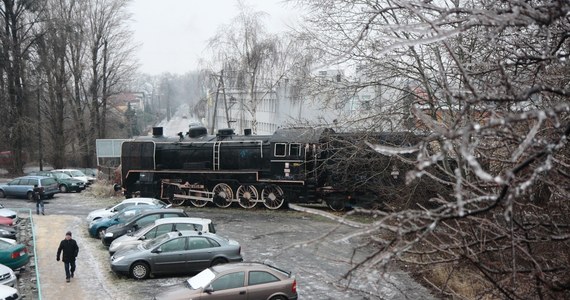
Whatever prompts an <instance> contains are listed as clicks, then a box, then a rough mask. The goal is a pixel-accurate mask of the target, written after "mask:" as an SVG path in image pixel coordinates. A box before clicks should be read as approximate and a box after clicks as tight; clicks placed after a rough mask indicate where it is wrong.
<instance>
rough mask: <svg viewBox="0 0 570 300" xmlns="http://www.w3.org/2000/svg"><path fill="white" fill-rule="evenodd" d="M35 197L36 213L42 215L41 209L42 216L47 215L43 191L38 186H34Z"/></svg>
mask: <svg viewBox="0 0 570 300" xmlns="http://www.w3.org/2000/svg"><path fill="white" fill-rule="evenodd" d="M33 196H34V200H36V212H37V213H38V215H39V214H40V208H41V212H42V215H45V210H44V199H43V198H44V197H43V195H42V189H41V188H39V187H38V185H37V184H34V189H33Z"/></svg>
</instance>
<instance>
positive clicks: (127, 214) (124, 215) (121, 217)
mask: <svg viewBox="0 0 570 300" xmlns="http://www.w3.org/2000/svg"><path fill="white" fill-rule="evenodd" d="M140 213H141V212H140V211H139V210H126V211H124V212H120V213H118V214H116V215H115V217H114V218H115V219H117V220H118V221H119V222H126V221H127V220H129V219H130V218H132V217H134V216H136V215H138V214H140Z"/></svg>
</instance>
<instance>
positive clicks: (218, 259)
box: [210, 258, 228, 267]
mask: <svg viewBox="0 0 570 300" xmlns="http://www.w3.org/2000/svg"><path fill="white" fill-rule="evenodd" d="M227 262H228V261H227V260H226V259H223V258H216V259H214V260H213V261H212V264H210V267H213V266H215V265H221V264H225V263H227Z"/></svg>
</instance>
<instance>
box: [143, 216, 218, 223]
mask: <svg viewBox="0 0 570 300" xmlns="http://www.w3.org/2000/svg"><path fill="white" fill-rule="evenodd" d="M154 223H155V224H158V225H160V224H170V223H192V224H197V223H198V224H210V223H212V220H210V219H205V218H191V217H174V218H162V219H156V220H154Z"/></svg>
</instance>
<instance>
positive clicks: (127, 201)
mask: <svg viewBox="0 0 570 300" xmlns="http://www.w3.org/2000/svg"><path fill="white" fill-rule="evenodd" d="M154 200H158V199H156V198H129V199H125V200H123V201H121V203H131V202H135V203H136V202H147V201H148V202H153V201H154ZM117 204H118V203H117Z"/></svg>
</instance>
